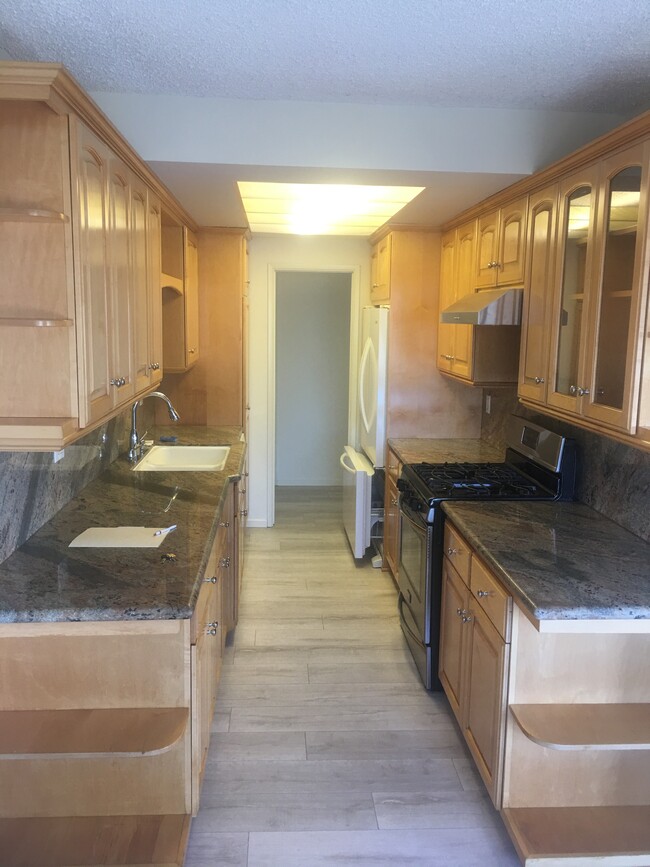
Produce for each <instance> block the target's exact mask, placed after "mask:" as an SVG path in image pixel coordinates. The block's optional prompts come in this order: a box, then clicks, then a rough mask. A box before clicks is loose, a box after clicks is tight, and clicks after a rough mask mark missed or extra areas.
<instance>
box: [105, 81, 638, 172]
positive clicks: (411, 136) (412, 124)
mask: <svg viewBox="0 0 650 867" xmlns="http://www.w3.org/2000/svg"><path fill="white" fill-rule="evenodd" d="M92 96H93V98H94V99H95V100H96V101H97V103H98V104H99V106H100V108H102V109H103V110H104V111H105V112H106V114H107V115H108V116H109V117H110V119H111V120H112V121H113V123H114V124H115V125H116V126H117V128H118V129H119V130H120V131H121V132H122V133H123V134H124V136H125V137H126V138H127V139H128V140H129V141H130V142H131V144H132V145H133V146H134V147H135V149H136V150H137V151H138V153H140V155H141V156H142V157H143V158H144V159H145V160H159V161H170V162H187V163H225V164H235V165H253V166H255V165H262V166H305V167H311V168H315V167H319V166H326V167H329V168H342V169H380V170H390V169H394V170H405V171H408V170H414V169H417V170H422V171H438V172H480V173H490V172H495V173H497V174H498V173H506V174H513V173H514V174H530V173H531V172H534V171H537V170H538V169H540V168H541V167H543V166H545V165H548V164H549V163H550V162H553V161H554V160H556V159H558V158H559V157H561V156H564V155H565V154H567V153H569V152H570V151H572V150H575V149H576V148H578V147H579V146H581V145H583V144H585V143H586V142H588V141H591V140H592V139H593V138H595V137H596V136H598V135H601V134H602V133H604V132H606V131H607V130H610V129H612V128H613V127H615V126H617V125H618V124H619V123H621V122H622V121H623V120H625V117H624V116H623V115H614V114H594V113H588V112H564V111H533V110H522V109H520V110H513V109H496V108H476V109H466V108H465V109H458V108H433V107H425V106H397V105H360V104H350V103H333V102H329V103H321V102H318V103H316V102H303V101H295V102H292V101H280V100H245V99H215V98H199V97H185V96H173V95H169V96H164V95H157V96H152V95H146V94H133V93H105V92H94V93H93V94H92ZM477 130H480V136H479V138H478V139H477Z"/></svg>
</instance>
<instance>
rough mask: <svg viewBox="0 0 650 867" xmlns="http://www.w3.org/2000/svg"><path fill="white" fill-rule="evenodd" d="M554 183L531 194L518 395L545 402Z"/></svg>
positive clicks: (555, 189) (553, 237)
mask: <svg viewBox="0 0 650 867" xmlns="http://www.w3.org/2000/svg"><path fill="white" fill-rule="evenodd" d="M557 200H558V187H557V184H552V185H551V186H550V187H546V188H545V189H543V190H539V191H538V192H536V193H533V194H531V196H530V200H529V203H528V238H527V242H526V269H525V280H524V306H523V314H522V331H521V355H520V363H519V390H518V392H519V396H520V397H522V398H526V399H528V400H531V401H535V402H536V403H540V404H544V403H545V402H546V388H547V381H548V358H549V352H548V349H549V340H550V316H551V306H552V301H553V276H554V253H555V240H556V239H555V235H556V221H557Z"/></svg>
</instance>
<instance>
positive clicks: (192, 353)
mask: <svg viewBox="0 0 650 867" xmlns="http://www.w3.org/2000/svg"><path fill="white" fill-rule="evenodd" d="M188 352H189V353H190V355H194V353H195V352H196V349H190V350H188Z"/></svg>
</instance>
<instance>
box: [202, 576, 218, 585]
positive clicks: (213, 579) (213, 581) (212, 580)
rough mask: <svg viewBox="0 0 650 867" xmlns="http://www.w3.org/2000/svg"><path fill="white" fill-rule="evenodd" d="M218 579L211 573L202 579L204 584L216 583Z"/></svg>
mask: <svg viewBox="0 0 650 867" xmlns="http://www.w3.org/2000/svg"><path fill="white" fill-rule="evenodd" d="M218 580H219V579H218V578H217V576H216V575H212V576H211V577H210V578H204V579H203V581H204V582H205V583H206V584H216V583H217V581H218Z"/></svg>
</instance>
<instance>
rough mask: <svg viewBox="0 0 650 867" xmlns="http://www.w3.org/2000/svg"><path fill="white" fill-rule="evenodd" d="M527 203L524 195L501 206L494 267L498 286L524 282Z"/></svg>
mask: <svg viewBox="0 0 650 867" xmlns="http://www.w3.org/2000/svg"><path fill="white" fill-rule="evenodd" d="M527 204H528V199H527V197H524V198H523V199H518V200H517V201H516V202H512V203H511V204H509V205H505V206H504V207H503V208H501V211H500V215H499V246H498V255H497V260H496V261H497V265H496V267H495V269H494V270H495V271H496V282H497V285H498V286H510V285H514V284H519V285H521V283H522V282H523V279H524V259H525V253H526V208H527Z"/></svg>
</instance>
